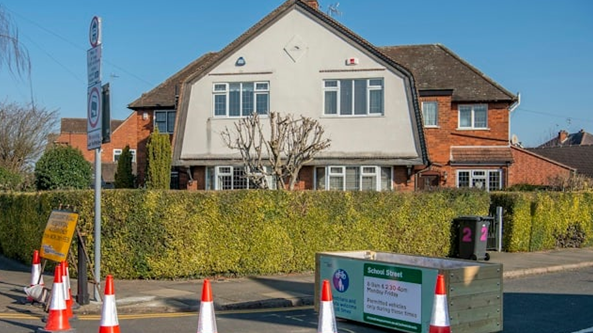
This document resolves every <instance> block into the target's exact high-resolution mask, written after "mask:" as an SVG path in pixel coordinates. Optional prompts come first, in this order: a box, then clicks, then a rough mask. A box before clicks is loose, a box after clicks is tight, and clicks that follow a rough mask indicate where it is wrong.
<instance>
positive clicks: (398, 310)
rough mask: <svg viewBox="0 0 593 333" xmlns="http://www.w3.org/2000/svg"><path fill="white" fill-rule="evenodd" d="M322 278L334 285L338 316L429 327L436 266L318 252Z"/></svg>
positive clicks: (419, 331) (416, 332) (410, 328)
mask: <svg viewBox="0 0 593 333" xmlns="http://www.w3.org/2000/svg"><path fill="white" fill-rule="evenodd" d="M317 261H318V262H317V268H318V270H319V271H318V273H317V274H319V277H320V280H329V281H330V284H331V286H332V295H333V301H334V312H335V315H336V317H339V318H344V319H348V320H353V321H358V322H363V323H367V324H372V325H376V326H382V327H386V328H391V329H395V330H398V331H402V332H411V333H425V332H427V330H428V326H429V323H430V316H431V311H432V303H433V299H434V288H435V283H436V282H435V281H436V276H437V274H438V270H437V269H427V268H424V267H414V266H408V265H400V264H396V263H389V262H384V261H374V260H373V261H371V260H360V259H357V258H349V257H347V256H339V255H330V254H324V253H321V254H318V256H317Z"/></svg>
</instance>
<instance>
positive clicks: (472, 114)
mask: <svg viewBox="0 0 593 333" xmlns="http://www.w3.org/2000/svg"><path fill="white" fill-rule="evenodd" d="M478 107H483V108H484V109H485V110H478V111H479V112H484V113H485V117H484V118H485V120H484V126H476V112H477V111H476V108H478ZM462 108H469V110H463V112H467V111H469V125H468V126H462V121H461V120H462V117H461V114H462V110H461V109H462ZM457 128H458V129H463V130H486V129H488V104H459V105H458V106H457Z"/></svg>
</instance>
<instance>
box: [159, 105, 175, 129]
mask: <svg viewBox="0 0 593 333" xmlns="http://www.w3.org/2000/svg"><path fill="white" fill-rule="evenodd" d="M154 123H155V125H156V127H157V128H158V129H159V133H168V134H172V133H173V130H175V111H174V110H173V111H155V112H154Z"/></svg>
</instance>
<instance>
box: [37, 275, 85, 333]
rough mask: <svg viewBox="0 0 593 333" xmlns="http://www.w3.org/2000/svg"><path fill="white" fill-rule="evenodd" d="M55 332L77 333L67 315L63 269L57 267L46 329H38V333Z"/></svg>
mask: <svg viewBox="0 0 593 333" xmlns="http://www.w3.org/2000/svg"><path fill="white" fill-rule="evenodd" d="M53 332H76V330H75V329H72V327H70V323H69V322H68V315H67V314H66V301H65V299H64V287H63V286H62V268H61V267H60V265H58V266H56V268H55V273H54V284H53V287H52V289H51V302H50V306H49V315H48V317H47V321H46V325H45V328H39V329H37V333H53Z"/></svg>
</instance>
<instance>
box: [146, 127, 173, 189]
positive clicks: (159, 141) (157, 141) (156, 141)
mask: <svg viewBox="0 0 593 333" xmlns="http://www.w3.org/2000/svg"><path fill="white" fill-rule="evenodd" d="M170 186H171V141H169V135H168V134H160V133H159V130H158V128H156V129H155V131H154V132H153V133H152V134H151V135H150V137H148V142H147V143H146V188H148V189H162V190H166V189H169V188H170Z"/></svg>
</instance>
